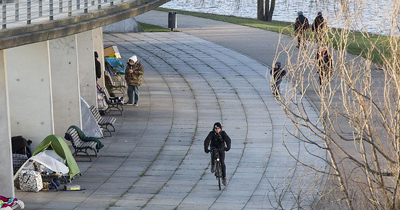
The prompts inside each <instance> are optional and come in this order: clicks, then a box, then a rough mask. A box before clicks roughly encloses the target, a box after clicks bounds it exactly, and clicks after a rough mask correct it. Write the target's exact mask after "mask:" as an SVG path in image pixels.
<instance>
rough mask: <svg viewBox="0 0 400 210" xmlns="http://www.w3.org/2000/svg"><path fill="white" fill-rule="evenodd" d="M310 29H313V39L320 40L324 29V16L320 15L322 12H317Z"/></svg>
mask: <svg viewBox="0 0 400 210" xmlns="http://www.w3.org/2000/svg"><path fill="white" fill-rule="evenodd" d="M311 29H312V31H315V41H316V42H317V43H318V42H319V43H321V42H322V38H323V34H324V33H325V30H326V22H325V19H324V17H322V12H318V15H317V17H315V19H314V21H313V24H312V28H311Z"/></svg>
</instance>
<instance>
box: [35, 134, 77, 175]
mask: <svg viewBox="0 0 400 210" xmlns="http://www.w3.org/2000/svg"><path fill="white" fill-rule="evenodd" d="M49 146H51V148H53V150H54V152H55V153H56V154H57V155H58V156H60V157H61V158H62V159H64V160H66V165H67V166H68V168H69V172H68V175H69V178H71V179H72V177H74V176H75V175H77V174H79V173H80V171H79V167H78V164H76V161H75V159H74V157H73V156H72V153H71V150H70V149H69V147H68V144H67V143H66V142H65V140H64V139H63V138H61V137H58V136H56V135H49V136H47V137H46V138H45V139H44V140H43V141H42V142H40V144H39V145H38V146H37V147H36V149H35V152H34V153H33V155H36V154H38V153H40V152H43V151H45V150H46V149H47V148H48V147H49Z"/></svg>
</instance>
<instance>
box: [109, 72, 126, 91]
mask: <svg viewBox="0 0 400 210" xmlns="http://www.w3.org/2000/svg"><path fill="white" fill-rule="evenodd" d="M104 78H105V80H106V83H107V84H108V87H109V88H110V91H118V92H120V93H121V94H122V96H124V97H125V88H126V81H125V78H124V77H123V76H122V75H119V74H115V75H110V73H109V72H108V71H104Z"/></svg>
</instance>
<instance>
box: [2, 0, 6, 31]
mask: <svg viewBox="0 0 400 210" xmlns="http://www.w3.org/2000/svg"><path fill="white" fill-rule="evenodd" d="M1 5H2V9H3V12H2V13H3V14H2V16H3V18H2V19H3V20H2V22H3V23H2V28H3V29H4V28H6V27H7V7H6V1H5V0H3V2H2V4H1Z"/></svg>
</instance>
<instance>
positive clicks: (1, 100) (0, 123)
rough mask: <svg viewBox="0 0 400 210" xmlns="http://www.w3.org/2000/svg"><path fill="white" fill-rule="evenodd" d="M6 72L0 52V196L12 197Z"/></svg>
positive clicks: (12, 183) (2, 54) (2, 55)
mask: <svg viewBox="0 0 400 210" xmlns="http://www.w3.org/2000/svg"><path fill="white" fill-rule="evenodd" d="M6 78H7V71H6V68H5V59H4V51H2V50H0V104H1V105H2V106H0V145H1V152H0V168H1V170H0V180H1V181H0V195H3V196H6V197H14V196H15V195H14V182H13V181H12V180H13V179H12V178H13V166H12V156H11V152H12V150H11V131H10V118H9V103H8V94H7V91H8V88H7V79H6Z"/></svg>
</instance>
